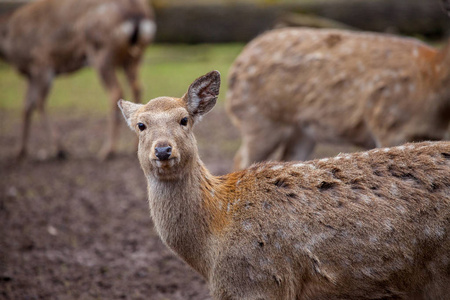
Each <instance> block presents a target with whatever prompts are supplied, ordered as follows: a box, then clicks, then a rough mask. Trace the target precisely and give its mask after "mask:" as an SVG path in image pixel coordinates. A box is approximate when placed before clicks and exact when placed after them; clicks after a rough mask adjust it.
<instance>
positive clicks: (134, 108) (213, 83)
mask: <svg viewBox="0 0 450 300" xmlns="http://www.w3.org/2000/svg"><path fill="white" fill-rule="evenodd" d="M219 87H220V73H219V72H218V71H212V72H209V73H208V74H206V75H204V76H201V77H199V78H198V79H196V80H195V81H194V82H193V83H192V84H191V85H190V86H189V89H188V91H187V93H186V94H185V95H184V96H183V97H181V98H172V97H159V98H155V99H152V100H150V101H149V102H148V103H147V104H145V105H143V104H135V103H132V102H129V101H125V100H120V101H119V102H118V105H119V107H120V109H121V110H122V113H123V115H124V117H125V120H126V121H127V124H128V126H129V127H130V128H131V129H132V130H134V131H135V132H136V134H137V135H138V137H139V148H138V157H139V161H140V164H141V167H142V169H143V171H144V173H145V175H146V176H147V177H148V176H154V177H155V178H157V179H159V180H174V179H178V178H180V177H182V176H183V175H184V174H185V173H186V172H189V171H190V170H191V166H193V164H194V163H196V162H197V158H198V151H197V142H196V140H195V137H194V134H193V127H194V125H195V124H196V123H197V122H198V121H199V120H200V119H201V117H202V116H203V115H205V114H206V113H208V112H209V111H210V110H211V109H212V108H213V107H214V105H215V103H216V101H217V96H218V94H219Z"/></svg>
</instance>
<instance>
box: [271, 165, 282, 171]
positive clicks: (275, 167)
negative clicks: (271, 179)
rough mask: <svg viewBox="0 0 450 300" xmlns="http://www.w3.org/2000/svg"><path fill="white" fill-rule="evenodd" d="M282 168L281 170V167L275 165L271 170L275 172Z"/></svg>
mask: <svg viewBox="0 0 450 300" xmlns="http://www.w3.org/2000/svg"><path fill="white" fill-rule="evenodd" d="M282 168H283V165H276V166H273V167H272V168H271V169H272V170H274V171H276V170H280V169H282Z"/></svg>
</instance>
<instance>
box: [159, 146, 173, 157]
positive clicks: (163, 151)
mask: <svg viewBox="0 0 450 300" xmlns="http://www.w3.org/2000/svg"><path fill="white" fill-rule="evenodd" d="M171 154H172V147H170V146H167V147H156V148H155V155H156V157H157V158H158V159H159V160H168V159H169V157H170V155H171Z"/></svg>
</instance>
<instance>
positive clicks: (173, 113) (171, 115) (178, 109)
mask: <svg viewBox="0 0 450 300" xmlns="http://www.w3.org/2000/svg"><path fill="white" fill-rule="evenodd" d="M185 115H188V111H187V109H186V104H185V102H184V101H183V100H182V99H180V98H170V97H159V98H155V99H152V100H150V101H149V102H148V103H147V104H146V105H144V106H143V107H142V108H141V109H140V110H139V111H138V114H137V117H138V119H145V120H147V121H152V120H153V121H157V120H158V121H164V120H165V121H170V120H171V119H177V118H179V117H180V116H183V117H184V116H185Z"/></svg>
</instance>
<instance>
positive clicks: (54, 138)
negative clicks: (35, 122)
mask: <svg viewBox="0 0 450 300" xmlns="http://www.w3.org/2000/svg"><path fill="white" fill-rule="evenodd" d="M49 90H50V86H49V88H48V89H47V91H46V96H45V97H41V98H40V99H39V101H38V104H37V107H38V110H39V114H40V115H41V120H42V124H43V125H44V128H45V130H46V132H47V133H48V135H49V136H48V137H49V140H51V143H52V145H54V146H55V148H56V157H57V158H58V159H65V158H66V157H67V153H66V151H65V150H64V147H63V145H62V143H61V139H60V134H59V131H58V130H57V128H56V127H55V126H52V124H51V122H50V119H49V117H48V115H47V111H46V107H45V104H46V99H47V94H48V91H49Z"/></svg>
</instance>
